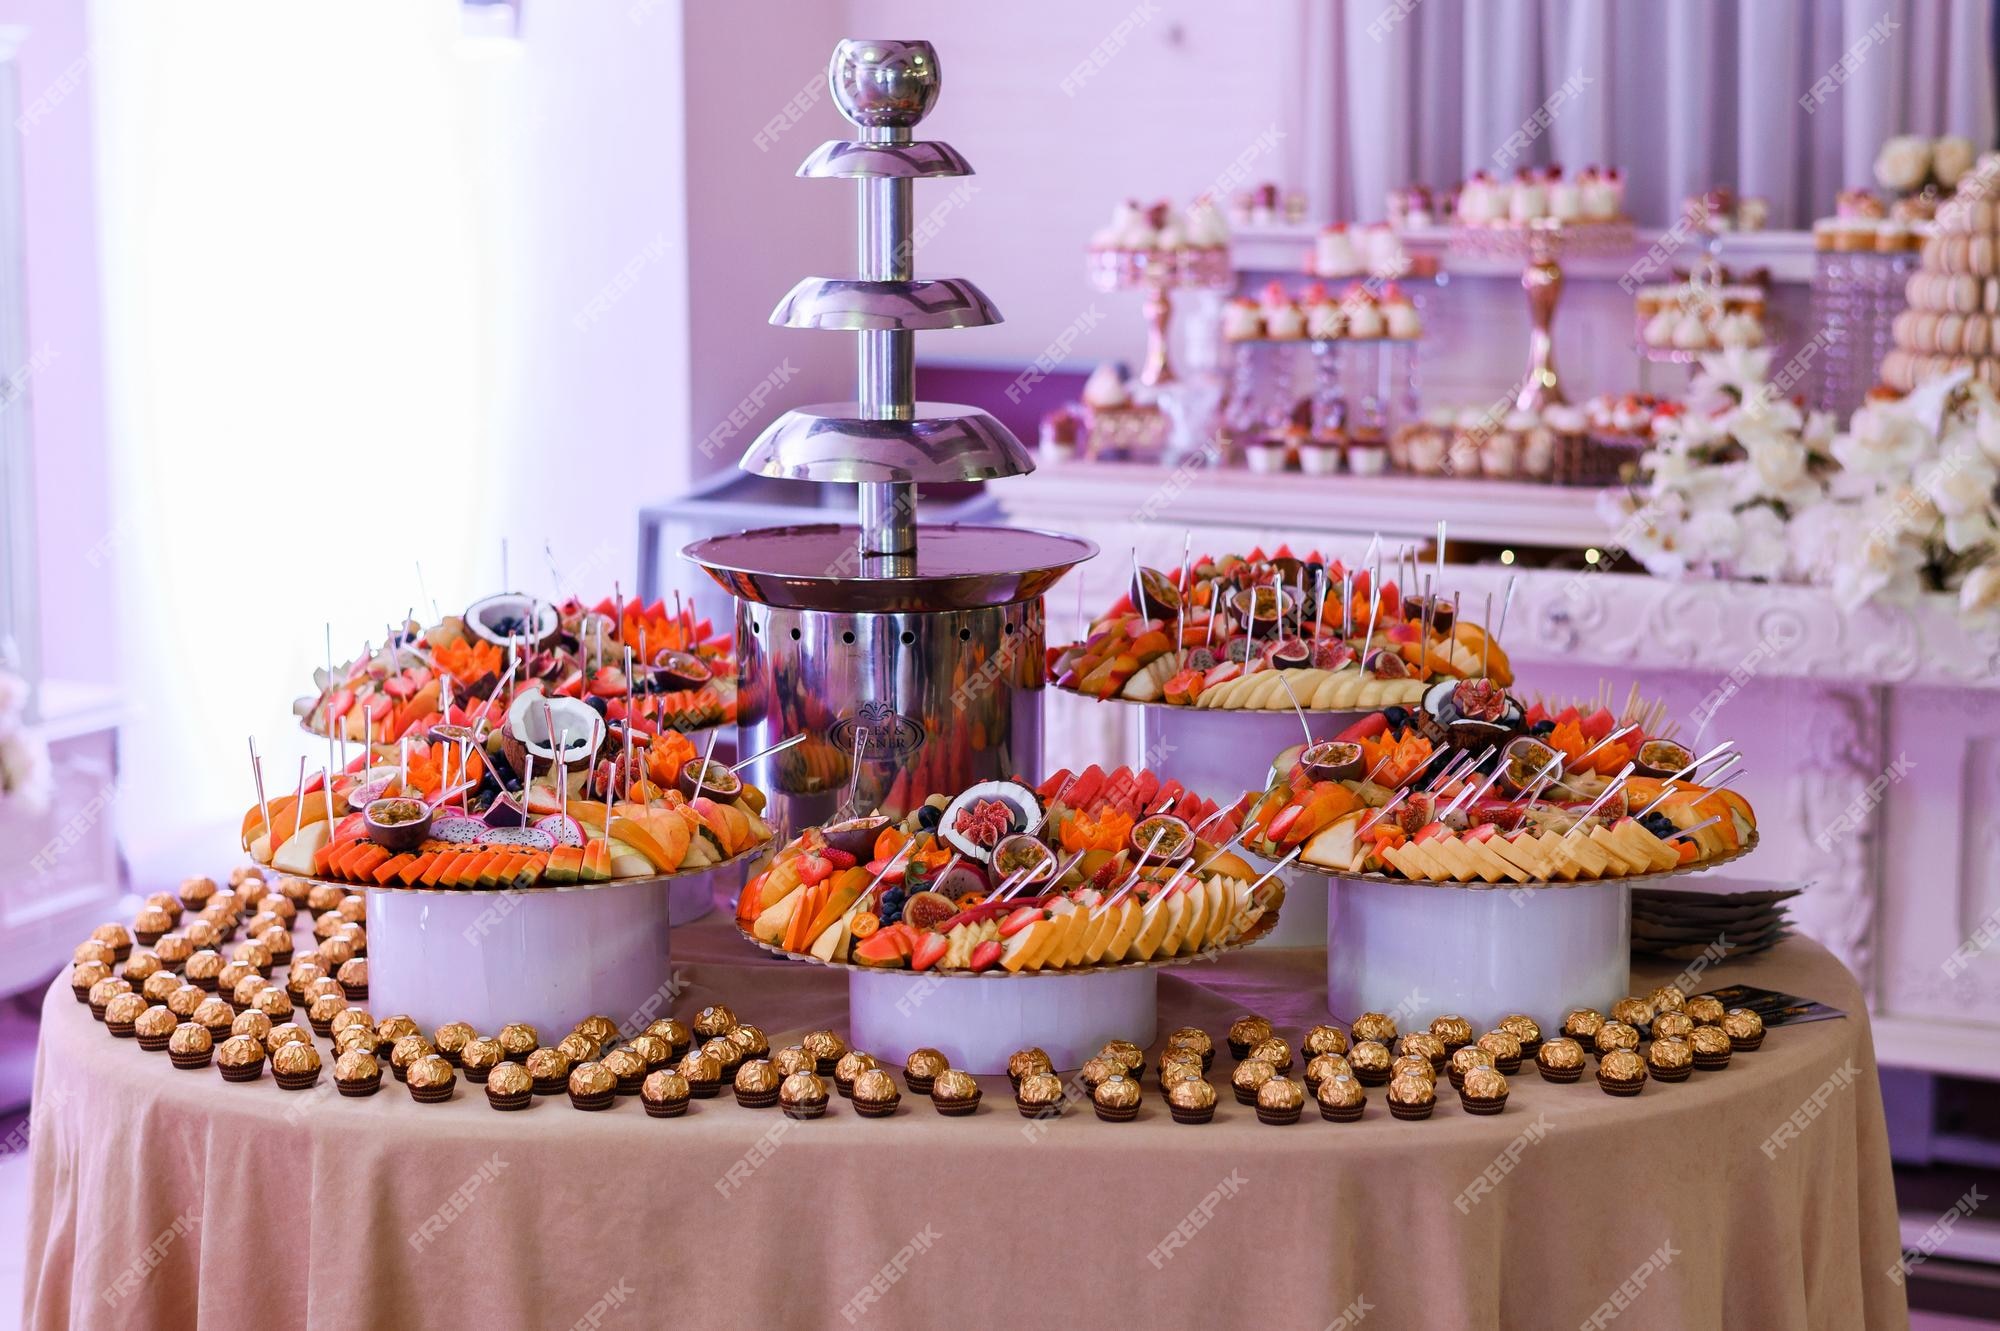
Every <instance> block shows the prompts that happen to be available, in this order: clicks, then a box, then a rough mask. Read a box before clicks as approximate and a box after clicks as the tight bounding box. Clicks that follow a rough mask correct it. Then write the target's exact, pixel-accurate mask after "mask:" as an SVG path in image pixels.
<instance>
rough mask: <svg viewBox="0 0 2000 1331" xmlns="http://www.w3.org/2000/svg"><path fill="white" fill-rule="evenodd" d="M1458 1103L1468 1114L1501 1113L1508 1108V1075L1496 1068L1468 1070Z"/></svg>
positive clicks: (1459, 1089)
mask: <svg viewBox="0 0 2000 1331" xmlns="http://www.w3.org/2000/svg"><path fill="white" fill-rule="evenodd" d="M1458 1103H1459V1105H1460V1107H1461V1108H1463V1109H1464V1110H1465V1112H1466V1113H1468V1114H1497V1113H1500V1112H1501V1111H1502V1110H1504V1109H1506V1108H1507V1074H1506V1073H1504V1072H1501V1071H1499V1070H1498V1069H1495V1068H1478V1067H1475V1068H1470V1069H1468V1070H1467V1071H1466V1074H1465V1081H1464V1083H1463V1084H1462V1085H1461V1086H1460V1087H1459V1088H1458Z"/></svg>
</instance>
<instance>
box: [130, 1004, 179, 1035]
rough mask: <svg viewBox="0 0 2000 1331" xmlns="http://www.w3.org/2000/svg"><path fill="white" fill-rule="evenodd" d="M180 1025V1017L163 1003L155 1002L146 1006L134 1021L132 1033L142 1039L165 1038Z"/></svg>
mask: <svg viewBox="0 0 2000 1331" xmlns="http://www.w3.org/2000/svg"><path fill="white" fill-rule="evenodd" d="M178 1025H180V1018H178V1017H176V1016H175V1015H174V1014H173V1012H172V1011H171V1010H169V1009H168V1008H166V1007H165V1006H163V1005H162V1004H159V1003H155V1004H152V1005H151V1006H149V1007H148V1008H146V1010H145V1011H143V1012H141V1013H140V1014H139V1015H138V1016H137V1017H135V1018H134V1019H133V1021H132V1033H133V1034H134V1035H137V1036H138V1037H139V1038H140V1039H142V1040H165V1039H168V1038H170V1037H171V1036H172V1035H173V1033H174V1027H176V1026H178Z"/></svg>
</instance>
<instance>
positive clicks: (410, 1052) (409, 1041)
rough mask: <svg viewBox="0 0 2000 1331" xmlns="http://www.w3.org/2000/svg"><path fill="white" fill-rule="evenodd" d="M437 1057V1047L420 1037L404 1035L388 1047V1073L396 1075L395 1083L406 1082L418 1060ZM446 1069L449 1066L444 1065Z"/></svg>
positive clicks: (447, 1064)
mask: <svg viewBox="0 0 2000 1331" xmlns="http://www.w3.org/2000/svg"><path fill="white" fill-rule="evenodd" d="M435 1057H437V1046H436V1045H434V1044H432V1043H431V1042H430V1041H429V1040H427V1039H425V1038H424V1037H423V1036H421V1035H405V1036H404V1037H403V1038H401V1039H400V1040H398V1041H396V1043H395V1044H393V1045H391V1046H389V1071H391V1072H393V1073H395V1074H396V1080H397V1081H408V1080H409V1078H410V1069H411V1068H412V1067H413V1066H415V1065H416V1062H417V1060H418V1059H420V1058H435ZM445 1066H446V1067H450V1066H451V1064H449V1063H446V1064H445Z"/></svg>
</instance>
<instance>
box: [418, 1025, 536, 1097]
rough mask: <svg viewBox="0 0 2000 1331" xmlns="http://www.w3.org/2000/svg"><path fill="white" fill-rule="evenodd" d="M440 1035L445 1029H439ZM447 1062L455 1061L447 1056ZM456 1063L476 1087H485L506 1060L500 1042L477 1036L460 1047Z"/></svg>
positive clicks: (516, 1065)
mask: <svg viewBox="0 0 2000 1331" xmlns="http://www.w3.org/2000/svg"><path fill="white" fill-rule="evenodd" d="M438 1034H439V1035H443V1034H444V1030H443V1028H439V1030H438ZM445 1061H446V1062H451V1061H453V1060H452V1058H451V1055H449V1054H447V1055H445ZM456 1061H457V1063H458V1066H459V1069H460V1070H461V1071H463V1072H464V1073H465V1079H466V1080H467V1081H469V1082H471V1083H472V1084H473V1085H475V1086H484V1085H485V1084H486V1082H487V1079H488V1078H490V1077H491V1076H492V1075H493V1072H494V1070H495V1069H496V1068H498V1067H499V1066H500V1065H501V1064H502V1063H503V1062H505V1061H506V1059H505V1057H504V1056H503V1053H502V1051H501V1048H500V1042H499V1041H498V1040H489V1039H487V1038H485V1037H484V1036H475V1037H474V1038H472V1039H470V1040H467V1041H466V1042H465V1044H464V1045H463V1046H461V1047H460V1049H459V1051H458V1058H457V1060H456ZM513 1066H515V1067H518V1066H520V1065H519V1064H514V1065H513ZM531 1080H532V1079H531Z"/></svg>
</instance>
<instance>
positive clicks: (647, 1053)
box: [625, 1035, 674, 1068]
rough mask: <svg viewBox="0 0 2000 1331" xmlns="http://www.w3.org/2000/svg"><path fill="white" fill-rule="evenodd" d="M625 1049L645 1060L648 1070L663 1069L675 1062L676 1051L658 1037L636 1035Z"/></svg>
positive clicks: (626, 1044) (628, 1041) (627, 1043)
mask: <svg viewBox="0 0 2000 1331" xmlns="http://www.w3.org/2000/svg"><path fill="white" fill-rule="evenodd" d="M625 1047H626V1048H627V1049H630V1050H631V1051H632V1052H633V1053H635V1054H637V1055H638V1056H639V1057H641V1058H643V1059H645V1060H646V1066H647V1067H648V1068H663V1067H665V1066H666V1065H667V1064H669V1063H671V1062H673V1061H674V1051H673V1050H672V1049H671V1048H670V1047H669V1046H668V1044H667V1042H666V1041H665V1040H662V1039H661V1038H660V1037H659V1036H657V1035H635V1036H633V1037H632V1038H631V1039H630V1040H627V1041H626V1042H625Z"/></svg>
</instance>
